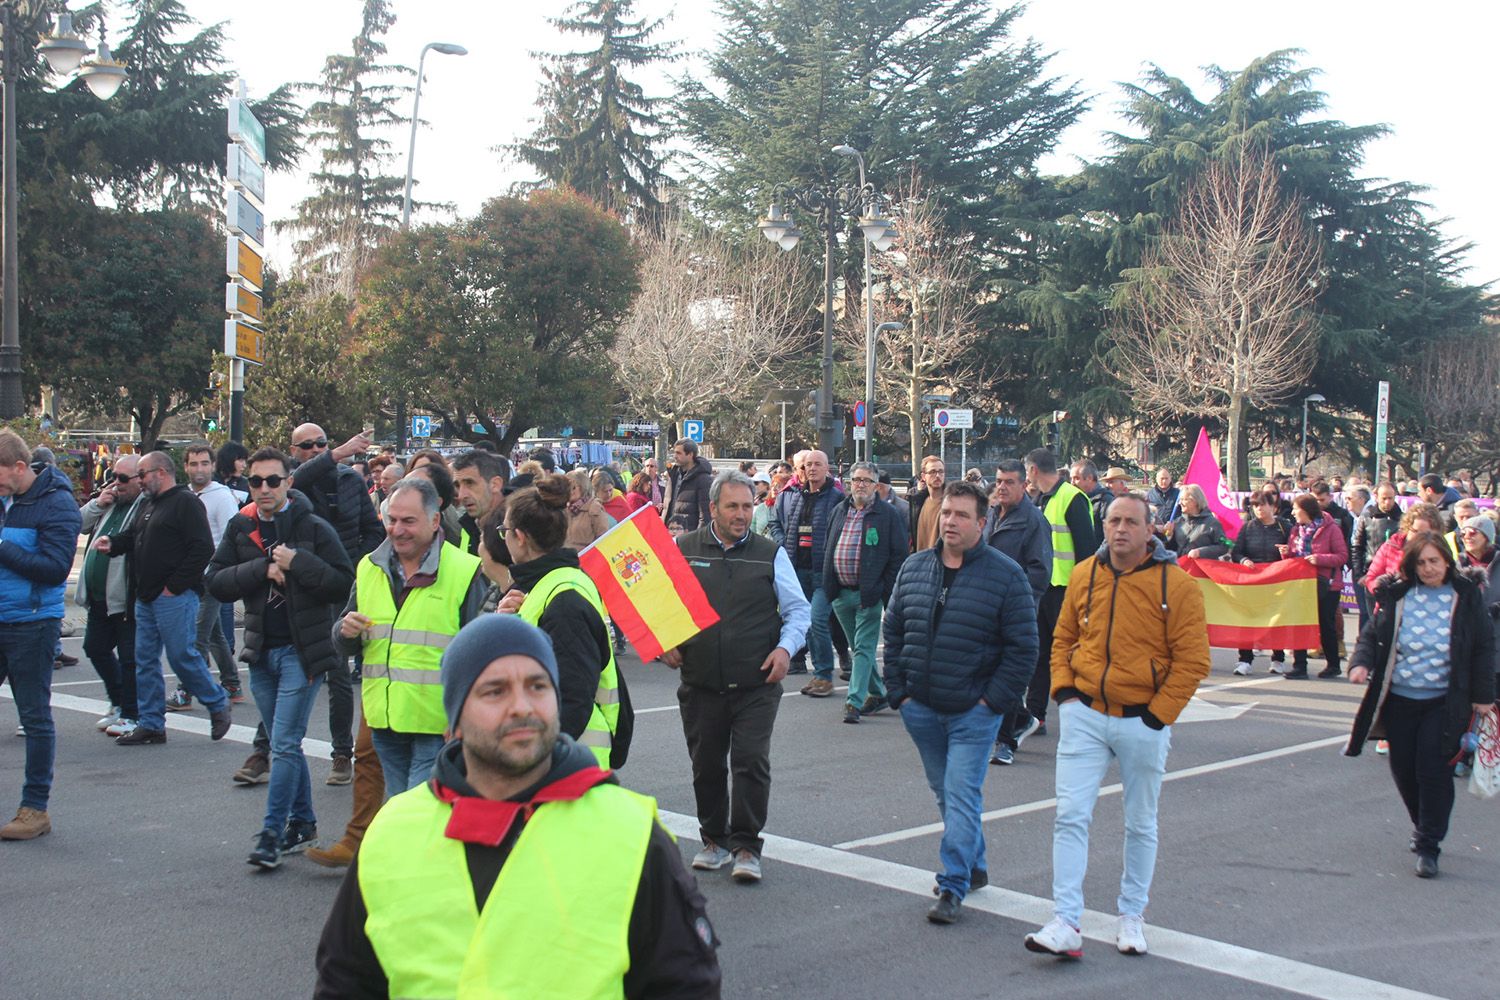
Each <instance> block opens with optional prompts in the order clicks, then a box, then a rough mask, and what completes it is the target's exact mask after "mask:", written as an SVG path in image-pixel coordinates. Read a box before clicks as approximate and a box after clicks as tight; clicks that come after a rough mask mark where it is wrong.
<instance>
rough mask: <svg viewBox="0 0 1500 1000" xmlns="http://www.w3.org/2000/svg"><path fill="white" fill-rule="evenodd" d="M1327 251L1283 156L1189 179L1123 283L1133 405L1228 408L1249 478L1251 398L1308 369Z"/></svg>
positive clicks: (1191, 411)
mask: <svg viewBox="0 0 1500 1000" xmlns="http://www.w3.org/2000/svg"><path fill="white" fill-rule="evenodd" d="M1321 261H1322V252H1321V247H1320V245H1319V243H1318V241H1317V238H1316V237H1315V236H1314V235H1313V234H1312V232H1311V231H1310V230H1309V229H1308V227H1307V225H1306V224H1305V223H1304V222H1303V213H1302V207H1301V205H1300V204H1298V202H1297V201H1295V200H1294V199H1292V198H1288V197H1284V196H1283V195H1282V193H1281V191H1280V189H1279V184H1278V181H1277V167H1276V164H1275V162H1274V161H1273V160H1272V159H1271V158H1270V157H1268V156H1266V155H1264V154H1262V153H1259V152H1254V151H1248V150H1246V151H1242V152H1241V153H1240V154H1239V155H1237V156H1235V157H1232V158H1229V159H1225V160H1220V161H1216V162H1215V163H1213V164H1211V165H1210V166H1209V167H1208V168H1207V169H1206V170H1205V171H1204V173H1203V175H1202V176H1201V177H1200V178H1198V180H1196V181H1195V182H1194V183H1193V184H1192V185H1191V186H1189V188H1188V189H1187V190H1186V192H1184V194H1183V197H1182V201H1181V203H1180V205H1179V207H1178V209H1177V213H1176V215H1175V217H1174V218H1173V220H1172V221H1171V222H1170V223H1169V224H1168V225H1167V227H1166V230H1165V232H1163V234H1162V235H1161V237H1160V238H1159V239H1157V240H1156V241H1155V242H1154V243H1153V244H1152V245H1151V246H1150V247H1149V248H1148V249H1147V250H1146V252H1145V253H1144V254H1143V255H1142V260H1141V266H1140V267H1139V268H1137V269H1134V270H1132V271H1127V272H1126V273H1125V278H1126V281H1125V283H1124V284H1122V285H1121V286H1120V288H1119V289H1118V291H1117V294H1116V301H1115V303H1114V306H1115V308H1116V310H1117V311H1118V315H1119V318H1120V323H1119V325H1118V327H1117V329H1116V331H1115V336H1116V343H1117V345H1118V352H1117V354H1118V358H1119V363H1120V378H1121V379H1122V380H1123V381H1124V382H1125V384H1126V385H1127V386H1128V387H1129V389H1130V392H1131V396H1132V399H1133V400H1134V402H1135V404H1136V406H1137V407H1139V408H1140V409H1141V410H1144V411H1146V412H1148V413H1157V414H1177V415H1184V414H1185V415H1197V416H1215V417H1220V418H1222V419H1225V420H1226V421H1227V423H1228V425H1229V434H1228V438H1229V441H1228V466H1229V479H1230V482H1231V484H1232V487H1231V488H1233V489H1242V488H1244V486H1245V484H1246V482H1247V481H1248V479H1249V456H1248V454H1247V450H1246V443H1247V437H1248V435H1247V432H1246V426H1245V420H1246V417H1247V415H1248V412H1249V409H1250V407H1257V408H1261V407H1267V406H1271V405H1274V404H1275V403H1277V402H1279V401H1281V400H1283V399H1286V398H1287V397H1289V396H1291V395H1292V394H1293V393H1295V392H1296V391H1297V390H1298V388H1299V387H1300V386H1301V385H1302V384H1303V383H1304V381H1305V380H1306V379H1307V377H1308V375H1309V374H1311V372H1312V368H1313V363H1314V361H1315V360H1316V354H1317V326H1316V323H1315V321H1314V317H1313V311H1312V307H1313V303H1314V300H1315V299H1316V297H1317V291H1318V280H1317V279H1318V276H1319V268H1320V266H1321Z"/></svg>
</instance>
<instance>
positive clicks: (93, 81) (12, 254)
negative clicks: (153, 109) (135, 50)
mask: <svg viewBox="0 0 1500 1000" xmlns="http://www.w3.org/2000/svg"><path fill="white" fill-rule="evenodd" d="M16 14H17V9H16V5H15V4H14V3H13V2H6V3H0V80H3V81H4V86H5V94H4V97H3V99H0V104H3V113H4V116H5V124H4V128H3V131H0V146H3V147H4V148H3V150H0V169H3V170H4V174H5V177H4V181H3V188H0V197H3V200H4V206H3V208H0V229H3V233H0V257H3V258H4V260H3V263H0V294H3V296H4V301H3V304H0V419H3V420H13V419H15V418H16V417H19V416H21V414H22V413H23V412H24V411H25V409H26V401H25V398H24V397H23V395H22V393H21V296H20V264H19V260H18V250H17V239H16V237H17V232H16V226H17V222H16V201H17V195H16V188H17V184H16V78H17V75H18V71H19V69H20V67H19V64H18V61H19V59H20V56H21V51H20V49H19V46H16V45H14V44H13V43H14V42H15V41H17V40H18V36H17V35H16ZM100 36H101V37H100V39H99V48H98V50H97V51H96V53H95V56H94V58H92V59H89V60H87V61H85V60H84V55H85V54H86V53H87V52H88V49H89V47H88V45H87V44H86V43H85V42H84V41H83V39H82V38H79V37H78V35H77V34H75V33H74V31H73V16H72V15H71V14H67V13H63V14H59V15H58V16H57V32H56V33H55V34H52V35H43V36H42V37H41V39H40V40H39V41H38V43H37V46H36V49H37V51H38V52H40V53H41V54H42V55H43V56H45V57H46V59H47V66H48V67H49V68H50V69H51V70H52V72H54V73H56V74H58V75H59V76H66V75H67V74H69V73H72V72H74V71H77V73H78V76H77V79H80V80H83V81H84V82H85V83H87V84H88V87H89V90H90V92H92V93H93V95H94V96H95V97H97V98H99V99H100V100H101V101H107V100H109V99H110V98H111V97H113V96H115V92H116V91H117V90H119V89H120V84H122V83H124V82H125V77H126V76H127V75H128V74H127V72H126V70H125V67H124V66H123V65H122V64H121V63H119V62H116V61H115V59H114V57H113V56H112V55H111V54H110V51H109V46H108V45H107V44H106V43H105V41H104V38H103V28H102V27H101V29H100Z"/></svg>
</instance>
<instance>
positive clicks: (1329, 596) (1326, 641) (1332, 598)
mask: <svg viewBox="0 0 1500 1000" xmlns="http://www.w3.org/2000/svg"><path fill="white" fill-rule="evenodd" d="M1339 597H1340V593H1339V591H1337V590H1330V589H1329V588H1328V587H1327V586H1325V585H1324V584H1323V581H1321V580H1319V581H1318V641H1319V642H1321V643H1322V644H1323V656H1324V658H1325V659H1327V660H1328V666H1329V668H1330V669H1331V670H1335V671H1336V670H1338V669H1339V664H1340V661H1339V639H1340V638H1342V636H1340V635H1339V620H1340V619H1339ZM1292 669H1293V670H1306V669H1307V650H1305V649H1299V650H1296V651H1294V652H1293V653H1292Z"/></svg>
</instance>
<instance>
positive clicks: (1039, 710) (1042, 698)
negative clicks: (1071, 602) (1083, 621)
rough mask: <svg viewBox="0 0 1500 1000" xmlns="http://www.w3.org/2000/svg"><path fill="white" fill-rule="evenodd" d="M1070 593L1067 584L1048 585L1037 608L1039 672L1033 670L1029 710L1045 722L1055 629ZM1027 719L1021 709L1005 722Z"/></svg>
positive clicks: (1012, 723) (1017, 721)
mask: <svg viewBox="0 0 1500 1000" xmlns="http://www.w3.org/2000/svg"><path fill="white" fill-rule="evenodd" d="M1067 596H1068V588H1067V587H1048V588H1047V590H1046V592H1045V593H1043V594H1042V599H1041V601H1040V602H1038V604H1037V608H1036V633H1037V640H1038V642H1039V645H1038V646H1037V651H1036V673H1034V674H1032V676H1031V686H1030V687H1028V688H1027V689H1026V711H1028V712H1030V713H1031V714H1032V715H1033V716H1035V717H1036V718H1037V719H1040V720H1041V721H1042V722H1046V721H1047V699H1048V698H1049V697H1051V695H1052V633H1053V632H1055V631H1057V616H1058V614H1059V613H1060V612H1061V611H1062V606H1063V598H1065V597H1067ZM1024 722H1025V719H1024V718H1022V717H1021V713H1019V712H1012V713H1011V714H1010V718H1009V719H1007V720H1006V725H1007V727H1011V726H1016V725H1018V724H1020V723H1024ZM1003 731H1008V730H1003Z"/></svg>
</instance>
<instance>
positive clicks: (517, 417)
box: [496, 408, 530, 456]
mask: <svg viewBox="0 0 1500 1000" xmlns="http://www.w3.org/2000/svg"><path fill="white" fill-rule="evenodd" d="M509 417H510V419H508V420H507V421H506V422H505V433H504V434H502V435H501V436H500V438H499V440H498V441H497V442H496V444H497V445H498V450H499V452H500V454H502V455H507V456H508V455H509V454H510V453H511V451H512V450H514V449H515V447H516V442H517V441H519V440H520V439H521V432H522V431H524V430H525V429H526V428H527V427H529V426H530V425H529V424H524V423H522V422H521V421H522V420H525V419H528V418H527V416H526V415H525V414H524V413H521V412H519V411H517V410H516V409H514V408H512V409H511V411H510V415H509Z"/></svg>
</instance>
